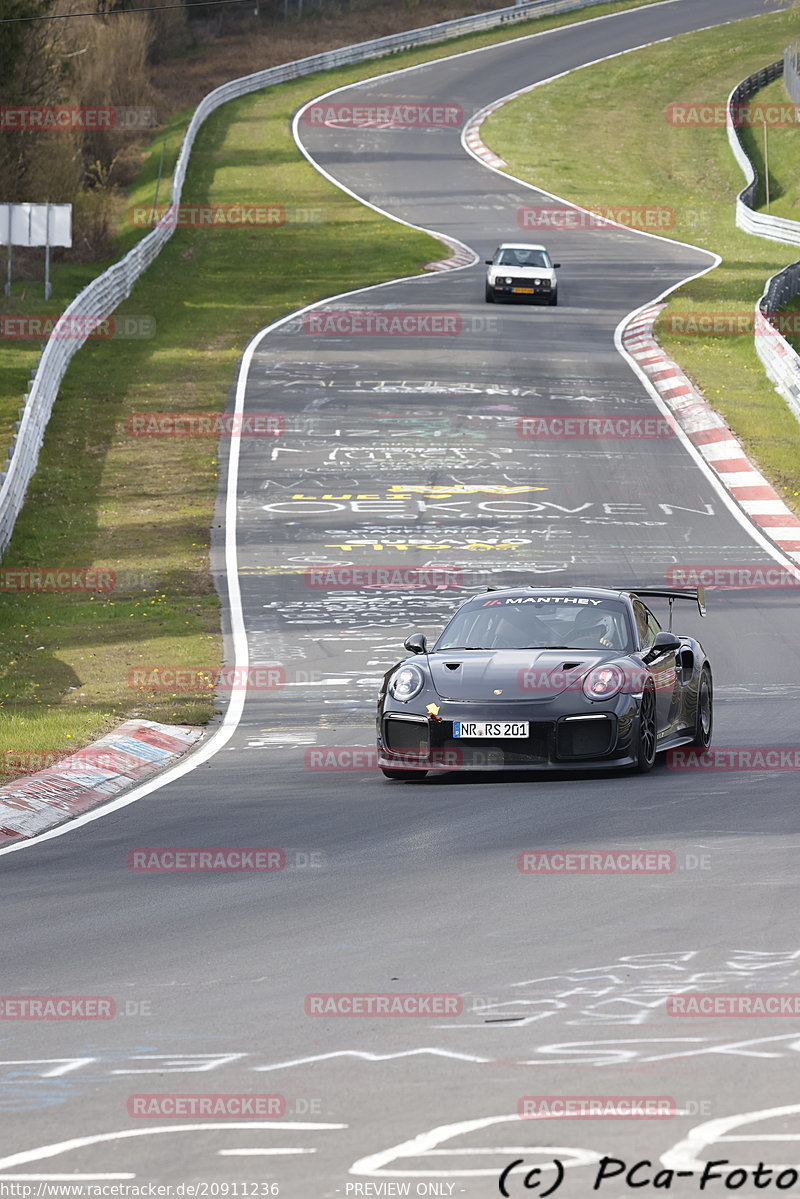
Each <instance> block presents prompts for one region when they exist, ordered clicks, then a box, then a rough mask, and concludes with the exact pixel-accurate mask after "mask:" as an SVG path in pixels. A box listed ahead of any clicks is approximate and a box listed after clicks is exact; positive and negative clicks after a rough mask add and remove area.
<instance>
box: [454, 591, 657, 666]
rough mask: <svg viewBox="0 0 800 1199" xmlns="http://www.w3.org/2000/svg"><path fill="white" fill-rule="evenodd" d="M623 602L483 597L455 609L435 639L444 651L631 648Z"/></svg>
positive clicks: (559, 597)
mask: <svg viewBox="0 0 800 1199" xmlns="http://www.w3.org/2000/svg"><path fill="white" fill-rule="evenodd" d="M631 634H632V630H631V626H630V622H629V619H628V612H627V608H626V606H625V604H624V603H622V601H619V600H606V599H596V598H592V597H590V596H572V595H569V596H566V595H506V596H494V597H491V596H487V598H486V599H481V600H480V601H479V602H478V603H471V604H469V605H468V606H466V607H464V608H462V609H461V610H460V611H458V612H457V613H456V614H455V616H454V617H453V619H452V620H451V621H450V623H449V625H448V626H447V628H446V629H445V630H444V632H443V633H442V635H441V637H440V638H439V640H438V641H437V642H436V645H435V649H436V650H448V649H467V650H468V649H492V650H494V649H511V650H514V649H556V648H558V649H596V650H604V649H614V650H618V651H619V652H620V653H629V652H630V651H631V650H632V649H633V648H634V642H633V638H632V635H631Z"/></svg>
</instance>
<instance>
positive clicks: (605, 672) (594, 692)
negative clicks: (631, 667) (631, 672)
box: [583, 666, 625, 699]
mask: <svg viewBox="0 0 800 1199" xmlns="http://www.w3.org/2000/svg"><path fill="white" fill-rule="evenodd" d="M624 683H625V673H624V671H622V670H620V668H619V666H595V668H594V670H590V671H589V673H588V674H587V676H586V678H585V679H584V680H583V694H584V695H585V696H586V697H587V699H611V697H612V695H616V694H617V692H618V691H621V690H622V688H623V685H624Z"/></svg>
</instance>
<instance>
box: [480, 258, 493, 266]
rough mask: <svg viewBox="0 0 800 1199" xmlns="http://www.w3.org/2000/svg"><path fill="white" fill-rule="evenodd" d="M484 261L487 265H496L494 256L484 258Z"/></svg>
mask: <svg viewBox="0 0 800 1199" xmlns="http://www.w3.org/2000/svg"><path fill="white" fill-rule="evenodd" d="M483 261H484V262H485V263H486V265H487V266H493V265H494V259H493V258H484V260H483Z"/></svg>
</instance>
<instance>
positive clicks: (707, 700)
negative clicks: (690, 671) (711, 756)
mask: <svg viewBox="0 0 800 1199" xmlns="http://www.w3.org/2000/svg"><path fill="white" fill-rule="evenodd" d="M713 732H714V681H713V679H712V678H711V670H710V669H709V667H708V666H704V667H703V669H702V671H701V672H700V682H699V684H698V686H697V711H696V713H695V720H694V737H693V738H692V746H693V747H694V748H696V749H708V747H709V745H710V744H711V737H712V735H713Z"/></svg>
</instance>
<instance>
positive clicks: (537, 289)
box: [487, 278, 556, 300]
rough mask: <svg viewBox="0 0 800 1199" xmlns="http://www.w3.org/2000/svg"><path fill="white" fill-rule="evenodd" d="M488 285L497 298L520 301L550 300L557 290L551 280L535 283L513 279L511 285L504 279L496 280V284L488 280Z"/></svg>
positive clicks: (528, 280)
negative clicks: (506, 297) (507, 297)
mask: <svg viewBox="0 0 800 1199" xmlns="http://www.w3.org/2000/svg"><path fill="white" fill-rule="evenodd" d="M487 283H488V286H489V287H490V288H491V290H492V291H493V292H494V294H495V295H496V296H509V297H510V298H511V299H517V298H518V299H520V300H533V299H536V298H539V299H542V300H545V299H546V300H549V299H550V297H551V296H552V295H553V292H554V291H555V290H556V286H555V284H554V283H551V282H550V280H549V279H540V280H539V282H538V283H535V282H534V281H533V279H513V278H512V280H511V282H510V283H506V281H505V278H502V279H495V281H494V282H491V281H490V280H487ZM520 289H522V290H520Z"/></svg>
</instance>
